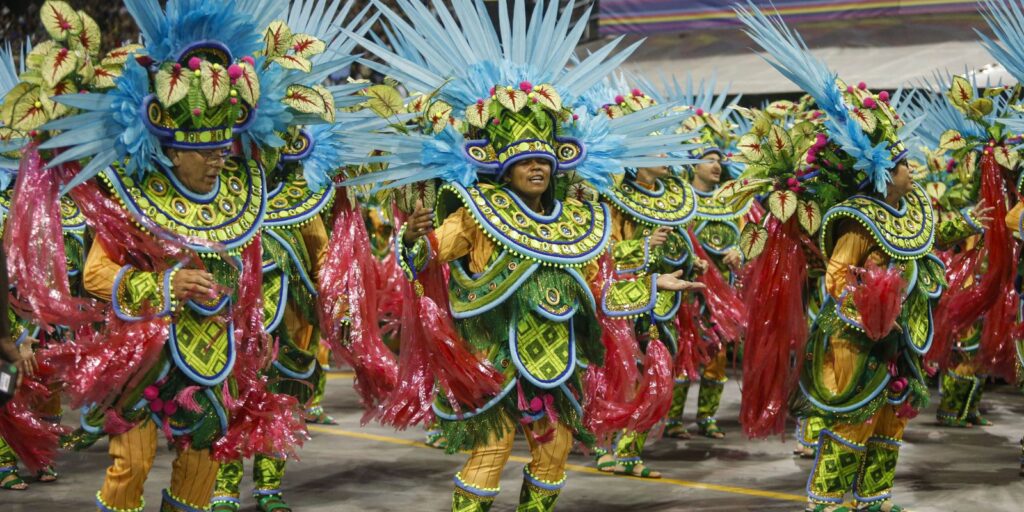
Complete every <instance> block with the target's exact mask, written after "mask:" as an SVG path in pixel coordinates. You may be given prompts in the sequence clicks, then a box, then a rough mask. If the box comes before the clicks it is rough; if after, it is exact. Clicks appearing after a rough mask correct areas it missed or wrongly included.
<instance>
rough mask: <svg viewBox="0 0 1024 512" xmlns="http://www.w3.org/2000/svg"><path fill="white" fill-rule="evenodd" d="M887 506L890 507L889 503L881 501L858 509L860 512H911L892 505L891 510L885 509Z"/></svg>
mask: <svg viewBox="0 0 1024 512" xmlns="http://www.w3.org/2000/svg"><path fill="white" fill-rule="evenodd" d="M886 505H890V503H889V502H888V501H880V502H878V503H872V504H871V505H869V506H867V507H863V508H859V509H857V511H858V512H910V511H908V510H907V509H905V508H903V507H901V506H899V505H890V506H889V508H883V507H885V506H886Z"/></svg>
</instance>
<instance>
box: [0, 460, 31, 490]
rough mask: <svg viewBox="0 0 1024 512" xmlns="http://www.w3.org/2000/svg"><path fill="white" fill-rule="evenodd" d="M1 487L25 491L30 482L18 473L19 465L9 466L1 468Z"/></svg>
mask: <svg viewBox="0 0 1024 512" xmlns="http://www.w3.org/2000/svg"><path fill="white" fill-rule="evenodd" d="M0 489H3V490H5V491H25V490H28V484H27V483H25V480H22V478H21V475H19V474H18V468H17V466H9V467H7V468H6V469H3V470H0Z"/></svg>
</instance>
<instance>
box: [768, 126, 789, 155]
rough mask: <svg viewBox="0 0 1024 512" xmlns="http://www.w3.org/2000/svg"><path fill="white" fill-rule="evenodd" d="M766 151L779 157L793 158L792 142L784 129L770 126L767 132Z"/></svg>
mask: <svg viewBox="0 0 1024 512" xmlns="http://www.w3.org/2000/svg"><path fill="white" fill-rule="evenodd" d="M768 150H769V151H770V152H771V153H773V154H775V155H777V156H779V157H792V156H793V141H792V140H791V139H790V138H789V133H787V132H786V129H785V128H783V127H781V126H779V125H772V127H771V128H770V129H769V130H768Z"/></svg>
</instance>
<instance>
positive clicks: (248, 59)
mask: <svg viewBox="0 0 1024 512" xmlns="http://www.w3.org/2000/svg"><path fill="white" fill-rule="evenodd" d="M242 62H244V63H246V64H248V65H250V66H255V65H256V59H253V58H252V56H251V55H246V56H245V57H242Z"/></svg>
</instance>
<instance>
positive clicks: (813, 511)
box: [804, 503, 857, 512]
mask: <svg viewBox="0 0 1024 512" xmlns="http://www.w3.org/2000/svg"><path fill="white" fill-rule="evenodd" d="M804 512H857V511H856V510H854V509H852V508H850V507H847V506H845V505H826V504H824V503H819V504H817V505H815V506H814V507H811V506H810V505H808V506H807V508H805V509H804Z"/></svg>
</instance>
